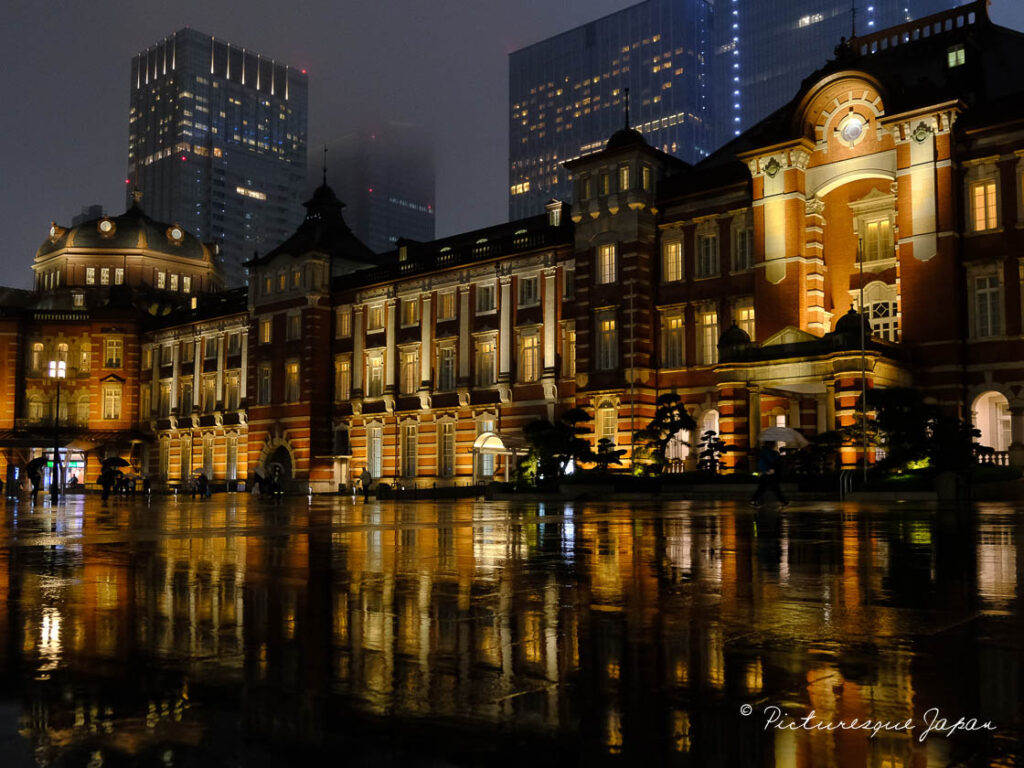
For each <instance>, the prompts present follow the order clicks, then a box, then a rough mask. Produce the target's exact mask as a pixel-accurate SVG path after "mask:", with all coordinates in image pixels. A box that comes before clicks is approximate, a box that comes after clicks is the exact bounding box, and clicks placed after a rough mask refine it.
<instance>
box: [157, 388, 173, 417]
mask: <svg viewBox="0 0 1024 768" xmlns="http://www.w3.org/2000/svg"><path fill="white" fill-rule="evenodd" d="M157 392H158V394H159V397H160V399H159V402H158V403H157V411H156V412H157V415H158V416H159V417H160V418H161V419H166V418H167V417H168V416H170V415H171V383H170V382H169V381H168V382H161V383H160V385H159V389H158V390H157Z"/></svg>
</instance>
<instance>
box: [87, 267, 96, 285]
mask: <svg viewBox="0 0 1024 768" xmlns="http://www.w3.org/2000/svg"><path fill="white" fill-rule="evenodd" d="M85 284H86V285H96V267H86V268H85Z"/></svg>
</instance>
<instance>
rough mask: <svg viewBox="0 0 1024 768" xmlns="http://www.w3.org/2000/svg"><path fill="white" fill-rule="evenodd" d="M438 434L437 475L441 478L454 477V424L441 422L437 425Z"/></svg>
mask: <svg viewBox="0 0 1024 768" xmlns="http://www.w3.org/2000/svg"><path fill="white" fill-rule="evenodd" d="M437 433H438V446H437V455H438V465H437V473H438V475H440V476H441V477H454V476H455V422H454V421H442V422H440V423H439V424H438V425H437Z"/></svg>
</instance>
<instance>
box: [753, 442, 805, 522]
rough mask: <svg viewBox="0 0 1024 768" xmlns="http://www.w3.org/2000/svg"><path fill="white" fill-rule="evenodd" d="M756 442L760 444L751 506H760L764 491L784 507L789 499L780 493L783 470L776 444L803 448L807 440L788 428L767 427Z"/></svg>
mask: <svg viewBox="0 0 1024 768" xmlns="http://www.w3.org/2000/svg"><path fill="white" fill-rule="evenodd" d="M757 439H758V441H759V442H761V443H762V445H761V451H760V453H758V456H757V471H758V473H759V474H758V478H757V490H756V491H754V495H753V496H752V497H751V499H750V503H751V505H752V506H755V507H759V506H761V499H762V498H764V494H765V492H766V491H771V492H772V493H774V494H775V498H777V499H778V500H779V504H781V505H782V506H783V507H785V506H786V505H787V504H789V499H787V498H786V494H785V493H783V491H782V471H783V469H784V465H783V461H782V455H781V454H780V453H779V452H778V450H776V448H775V444H776V442H782V443H786V444H790V445H796V446H798V447H803V446H805V445H807V438H806V437H804V436H803V435H801V434H800V433H799V432H797V431H796V430H795V429H789V428H788V427H769V428H768V429H766V430H764V431H762V432H761V434H760V435H758V438H757Z"/></svg>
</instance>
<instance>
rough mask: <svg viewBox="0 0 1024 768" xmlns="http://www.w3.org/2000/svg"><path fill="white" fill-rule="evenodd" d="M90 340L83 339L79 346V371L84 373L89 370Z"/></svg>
mask: <svg viewBox="0 0 1024 768" xmlns="http://www.w3.org/2000/svg"><path fill="white" fill-rule="evenodd" d="M89 347H90V345H89V342H88V340H86V341H83V342H82V343H81V344H80V345H79V347H78V372H79V373H84V372H86V371H88V370H89V362H90V361H89V351H90V349H89Z"/></svg>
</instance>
